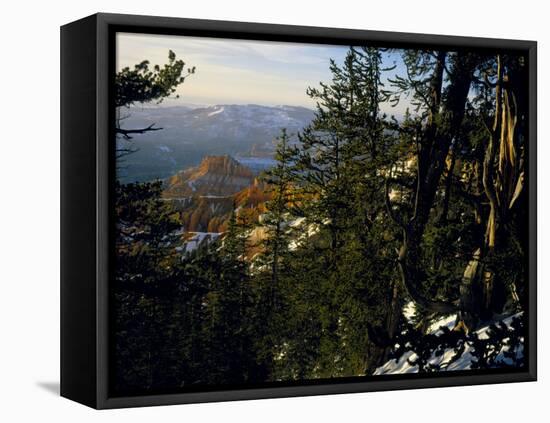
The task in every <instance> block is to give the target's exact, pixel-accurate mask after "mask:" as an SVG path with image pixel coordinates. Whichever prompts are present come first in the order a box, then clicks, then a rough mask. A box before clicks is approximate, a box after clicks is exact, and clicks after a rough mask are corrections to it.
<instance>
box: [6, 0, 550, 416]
mask: <svg viewBox="0 0 550 423" xmlns="http://www.w3.org/2000/svg"><path fill="white" fill-rule="evenodd" d="M545 6H546V4H545V2H543V1H539V0H537V1H531V0H522V1H517V0H515V1H509V0H500V1H498V2H483V1H479V0H460V1H453V2H443V1H433V2H430V1H425V0H417V1H411V0H388V1H380V0H379V1H365V0H356V1H353V0H338V1H335V0H331V1H324V0H315V1H310V2H307V1H299V0H271V1H261V0H255V1H245V0H225V1H224V0H216V1H215V0H206V1H164V0H154V1H152V0H148V1H145V0H118V1H116V2H115V1H112V0H111V1H107V0H95V1H93V2H92V1H70V2H69V1H67V2H65V3H63V2H54V1H52V0H50V1H25V0H11V1H10V0H8V1H6V2H4V3H3V7H2V19H1V21H2V23H1V24H0V31H1V32H2V36H1V37H0V60H1V66H0V108H1V113H0V184H1V190H0V198H1V205H0V249H1V251H0V274H1V277H0V283H1V285H0V288H1V290H0V420H1V421H4V422H19V421H28V422H32V421H45V422H49V421H52V422H53V421H72V422H79V423H80V422H88V421H98V420H102V421H113V422H114V421H117V422H124V421H132V422H140V421H149V422H151V421H156V422H168V421H176V420H179V421H186V422H196V421H204V422H207V421H223V422H231V421H239V422H262V423H264V422H300V421H307V422H317V421H319V422H329V421H331V422H333V421H337V422H347V421H372V422H377V421H381V419H384V420H385V421H390V422H393V421H407V423H412V422H420V421H422V422H431V421H434V422H435V421H439V422H441V421H442V422H464V421H497V422H499V421H522V420H526V421H529V420H533V421H543V420H544V419H546V418H548V416H545V415H544V412H545V411H550V407H549V401H548V392H550V389H549V388H550V386H549V383H548V377H549V376H550V375H549V370H548V369H549V368H550V364H549V361H548V357H545V353H546V354H548V342H549V337H548V336H547V329H548V323H549V318H550V316H549V308H550V302H549V299H548V292H549V290H548V284H547V282H548V279H549V276H550V269H549V267H548V261H549V260H550V247H549V246H548V244H547V242H546V240H548V239H549V238H550V225H549V224H548V223H547V219H545V217H547V216H548V215H549V213H550V200H549V197H548V195H547V191H546V188H547V187H548V185H546V184H550V166H548V165H546V164H545V162H547V161H548V160H549V159H550V151H549V150H550V147H549V144H548V142H547V138H548V135H549V126H548V119H549V117H550V116H549V115H550V107H549V105H548V104H549V103H548V89H549V83H548V78H547V76H548V74H549V72H550V52H549V50H550V47H549V44H550V31H549V29H548V26H549V22H548V16H549V15H548V11H547V8H546V7H545ZM98 11H103V12H118V13H135V14H150V15H161V16H174V17H189V18H207V19H220V20H239V21H255V22H266V23H281V24H296V25H315V26H327V27H342V28H358V29H372V30H390V31H407V32H424V33H436V34H449V35H470V36H482V37H500V38H518V39H532V40H537V41H538V42H539V92H538V94H539V122H540V124H539V157H540V160H539V187H540V189H539V357H540V362H539V382H536V383H523V384H509V385H492V386H476V387H462V388H445V389H431V390H416V391H401V392H383V393H370V394H353V395H336V396H325V397H309V398H292V399H277V400H261V401H245V402H233V403H220V404H206V405H186V406H170V407H153V408H146V409H129V410H116V411H102V412H97V411H93V410H91V409H88V408H86V407H84V406H81V405H78V404H76V403H72V402H71V401H68V400H65V399H62V398H60V397H58V396H57V394H56V393H55V391H56V390H57V389H58V388H57V386H58V381H59V376H58V375H59V364H58V362H59V359H58V356H59V333H58V332H59V311H58V310H59V26H60V25H62V24H65V23H67V22H70V21H72V20H76V19H78V18H81V17H83V16H87V15H89V14H92V13H95V12H98ZM544 331H546V333H543V332H544ZM545 335H546V336H545ZM545 390H546V394H545V393H544V391H545ZM537 416H538V417H537ZM489 419H491V420H489ZM493 419H494V420H493Z"/></svg>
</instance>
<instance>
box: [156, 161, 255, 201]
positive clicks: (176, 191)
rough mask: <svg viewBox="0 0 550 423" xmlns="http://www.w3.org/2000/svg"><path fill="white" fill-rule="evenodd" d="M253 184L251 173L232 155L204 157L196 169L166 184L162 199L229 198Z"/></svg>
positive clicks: (181, 173)
mask: <svg viewBox="0 0 550 423" xmlns="http://www.w3.org/2000/svg"><path fill="white" fill-rule="evenodd" d="M253 182H254V175H253V173H252V171H251V170H250V169H249V168H247V167H246V166H243V165H242V164H240V163H239V162H238V161H236V160H235V159H234V158H233V157H231V156H205V157H204V158H203V160H202V162H201V164H200V165H199V166H197V167H192V168H189V169H185V170H182V171H180V172H178V173H177V174H175V175H173V176H171V177H170V178H168V179H167V180H166V181H165V186H166V188H165V190H164V197H165V198H182V197H190V196H231V195H233V194H236V193H238V192H239V191H241V190H243V189H244V188H246V187H248V186H249V185H251V184H252V183H253Z"/></svg>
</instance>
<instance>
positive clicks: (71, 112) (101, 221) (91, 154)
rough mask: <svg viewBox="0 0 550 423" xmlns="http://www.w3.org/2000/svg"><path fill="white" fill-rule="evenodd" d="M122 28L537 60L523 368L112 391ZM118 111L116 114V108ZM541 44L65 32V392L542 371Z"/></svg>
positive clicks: (241, 26)
mask: <svg viewBox="0 0 550 423" xmlns="http://www.w3.org/2000/svg"><path fill="white" fill-rule="evenodd" d="M119 31H125V32H139V33H150V34H172V35H193V36H205V37H221V38H236V39H249V40H269V41H292V42H302V43H304V42H305V43H318V44H341V45H356V44H375V45H377V46H388V47H392V46H399V47H422V46H431V47H434V46H444V47H449V48H453V49H478V50H488V51H490V50H496V49H498V50H513V51H518V52H523V53H524V54H526V55H527V57H528V66H529V112H528V118H529V122H528V125H529V132H528V133H529V143H528V156H529V162H528V187H529V191H528V195H529V237H530V241H529V267H528V269H529V270H528V272H529V275H528V276H529V285H528V298H529V307H528V312H527V326H528V337H527V340H526V344H525V351H526V357H527V365H526V367H525V368H522V369H520V370H519V371H518V370H516V371H510V372H505V371H503V372H499V373H494V372H482V371H479V372H472V371H457V372H449V373H445V374H420V375H399V376H393V375H391V376H390V375H388V376H377V377H376V378H374V379H370V378H368V377H367V378H351V379H342V380H337V381H336V380H330V381H320V382H312V383H299V384H298V383H294V384H290V383H289V384H283V385H281V386H261V387H250V389H227V388H223V389H211V390H209V391H202V392H186V393H174V394H167V395H139V396H131V397H113V396H110V392H109V383H108V380H109V349H108V346H109V307H108V299H109V294H108V293H109V285H108V281H109V266H110V263H111V262H112V257H111V253H110V239H111V233H112V224H113V219H112V218H111V216H110V204H112V203H111V192H112V190H111V186H112V180H113V170H114V168H113V161H114V160H113V156H112V151H111V148H112V146H110V143H109V142H108V141H109V139H110V138H111V136H112V135H113V134H112V133H111V132H112V130H113V125H111V123H112V119H113V112H112V108H110V94H111V93H110V86H111V83H112V80H111V78H112V76H113V75H114V34H116V32H119ZM109 110H111V112H109ZM536 116H537V44H536V42H534V41H518V40H505V39H488V38H472V37H455V36H442V35H427V34H408V33H398V32H380V31H365V30H351V29H335V28H318V27H305V26H287V25H272V24H258V23H243V22H224V21H211V20H196V19H180V18H165V17H151V16H133V15H118V14H103V13H99V14H95V15H92V16H89V17H86V18H84V19H81V20H78V21H75V22H73V23H70V24H67V25H65V26H63V27H62V28H61V395H62V396H63V397H66V398H69V399H72V400H75V401H77V402H80V403H82V404H85V405H88V406H90V407H94V408H97V409H104V408H119V407H135V406H151V405H166V404H183V403H198V402H210V401H230V400H242V399H259V398H277V397H293V396H305V395H323V394H340V393H352V392H369V391H381V390H398V389H416V388H431V387H444V386H459V385H477V384H488V383H505V382H524V381H534V380H536V377H537V341H536V339H537V275H536V272H537V266H536V265H537V254H536V251H537V250H536V249H537V241H536V239H537V216H536V213H537V198H536V193H537V186H536V184H537V179H536V178H537V176H536V175H537V171H536V163H537V154H536V140H537V132H536V131H537V122H536Z"/></svg>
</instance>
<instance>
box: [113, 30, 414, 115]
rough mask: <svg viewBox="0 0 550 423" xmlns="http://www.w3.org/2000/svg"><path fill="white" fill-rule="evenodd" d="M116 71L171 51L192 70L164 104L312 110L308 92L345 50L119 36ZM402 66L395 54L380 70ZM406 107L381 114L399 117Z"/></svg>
mask: <svg viewBox="0 0 550 423" xmlns="http://www.w3.org/2000/svg"><path fill="white" fill-rule="evenodd" d="M116 47H117V56H116V57H117V70H120V69H121V68H123V67H125V66H130V67H133V66H134V65H135V64H137V63H140V62H141V61H143V60H145V59H147V60H149V61H150V63H151V65H155V64H159V65H163V64H164V63H166V62H167V60H168V51H169V50H173V51H174V52H175V53H176V57H177V58H178V59H182V60H184V62H185V64H186V67H193V66H195V67H196V71H195V74H193V75H191V76H190V77H189V78H188V79H187V80H186V81H185V82H184V83H183V84H182V85H180V86H179V87H178V89H177V92H176V93H177V94H179V96H180V98H179V99H170V100H168V101H165V105H177V104H181V105H196V106H209V105H216V104H260V105H266V106H273V105H291V106H304V107H309V108H314V106H315V102H314V100H312V99H310V98H309V97H308V96H307V94H306V90H307V88H308V87H318V86H319V83H320V82H321V81H323V82H329V81H330V79H331V74H330V71H329V61H330V59H331V58H332V59H334V60H335V61H336V62H337V63H339V64H341V63H342V62H343V59H344V57H345V54H346V52H347V50H348V48H349V47H347V46H332V45H325V44H299V43H288V42H268V41H249V40H234V39H217V38H206V37H187V36H179V35H176V36H173V35H150V34H133V33H118V34H117V40H116ZM394 63H395V64H397V68H396V70H395V71H394V73H395V72H399V69H400V68H402V63H401V61H400V59H399V57H398V55H397V54H386V55H385V56H384V63H383V65H384V66H390V65H393V64H394ZM403 108H404V106H403V105H399V106H398V107H397V108H391V107H390V106H389V105H387V106H383V107H382V110H383V111H385V112H388V113H390V114H402V112H403V111H404V110H403Z"/></svg>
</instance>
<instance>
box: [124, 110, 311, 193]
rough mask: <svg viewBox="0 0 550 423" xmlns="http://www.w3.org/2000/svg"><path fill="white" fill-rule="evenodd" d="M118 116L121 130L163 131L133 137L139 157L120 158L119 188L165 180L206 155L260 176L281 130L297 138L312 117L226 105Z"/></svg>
mask: <svg viewBox="0 0 550 423" xmlns="http://www.w3.org/2000/svg"><path fill="white" fill-rule="evenodd" d="M121 115H122V116H123V117H124V119H123V120H122V121H121V125H122V127H123V128H144V127H147V126H149V125H151V124H152V123H154V124H155V125H156V126H157V127H159V128H163V129H162V130H160V131H154V132H150V133H146V134H142V135H136V136H134V137H133V139H132V148H133V149H135V150H137V151H136V152H135V153H133V154H130V155H128V156H125V157H124V163H123V166H120V170H119V171H118V177H119V179H120V180H121V181H122V182H135V181H148V180H154V179H165V178H167V177H169V176H171V175H173V174H175V173H176V172H178V171H179V170H181V169H183V168H186V167H189V166H194V165H196V164H197V163H199V162H200V160H201V159H202V157H204V156H205V155H211V156H212V155H231V156H233V157H236V158H239V157H242V158H243V159H247V160H248V162H249V163H250V164H251V166H250V167H252V168H253V170H254V171H255V172H256V173H258V172H259V171H260V170H262V166H263V167H264V168H265V166H266V165H268V164H269V159H271V158H273V154H274V151H275V144H276V141H275V139H276V137H278V136H279V135H280V132H281V129H282V128H286V129H287V131H288V132H289V134H296V133H297V132H298V131H300V130H302V129H303V128H304V127H305V126H307V125H308V124H309V123H310V122H311V120H312V119H313V116H314V112H313V110H310V109H307V108H305V107H300V106H261V105H254V104H249V105H238V104H229V105H217V106H209V107H199V108H189V107H185V106H169V107H156V108H141V107H132V108H130V109H123V110H122V111H121ZM258 159H260V160H258ZM247 164H248V163H247Z"/></svg>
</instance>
